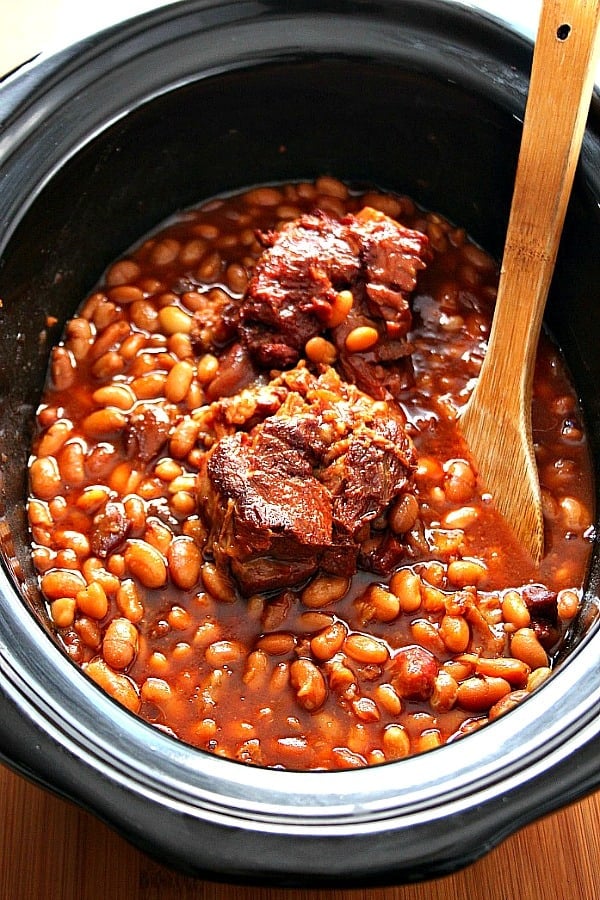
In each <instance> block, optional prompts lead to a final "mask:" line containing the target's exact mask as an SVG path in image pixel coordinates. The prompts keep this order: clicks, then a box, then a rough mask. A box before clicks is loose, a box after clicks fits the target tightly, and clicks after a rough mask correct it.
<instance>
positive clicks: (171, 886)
mask: <svg viewBox="0 0 600 900" xmlns="http://www.w3.org/2000/svg"><path fill="white" fill-rule="evenodd" d="M599 860H600V793H598V794H594V795H592V796H591V797H589V798H587V799H585V800H583V801H581V802H579V803H576V804H574V805H572V806H570V807H569V808H567V809H564V810H561V811H560V812H558V813H555V814H553V815H551V816H548V817H546V818H545V819H543V820H541V821H539V822H537V823H535V824H533V825H529V826H528V827H527V828H524V829H523V830H522V831H520V832H519V833H518V834H516V835H513V836H512V837H510V838H508V839H507V840H506V841H505V842H504V843H503V844H502V845H500V846H499V847H497V848H496V849H495V850H493V851H492V852H491V853H489V854H488V855H487V856H485V857H484V858H483V859H481V860H480V861H479V862H477V863H474V864H473V865H472V866H470V867H469V868H467V869H464V870H462V871H461V872H458V873H456V874H455V875H451V876H447V877H445V878H441V879H437V880H435V881H430V882H426V883H422V884H416V885H408V886H401V887H390V888H373V889H368V888H360V889H355V890H346V891H343V890H318V889H313V890H310V889H308V888H307V889H299V890H283V889H278V888H257V887H240V886H234V885H225V884H213V883H209V882H205V881H199V880H196V879H193V878H189V877H187V876H182V875H179V874H176V873H175V872H172V871H171V870H169V869H167V868H166V867H164V866H161V865H160V864H158V863H156V862H154V861H152V860H150V859H148V858H147V857H146V856H145V855H144V854H142V853H140V852H139V851H137V850H135V849H133V848H132V847H131V846H130V845H129V844H128V843H126V842H125V841H124V840H123V839H122V838H120V837H118V836H117V835H116V834H114V833H113V832H112V831H111V830H110V829H109V828H107V827H106V826H105V825H103V824H102V823H100V822H98V821H97V820H96V819H95V818H94V817H93V816H91V815H89V814H88V813H86V812H83V811H81V810H80V809H78V808H77V807H75V806H74V805H72V804H70V803H67V802H66V801H64V800H62V799H59V798H57V797H55V796H53V795H51V794H49V793H47V792H45V791H42V790H40V789H39V788H38V787H34V786H33V785H31V784H29V783H28V782H26V781H24V780H23V779H22V778H20V777H18V776H17V775H15V774H13V773H12V772H9V771H8V770H7V769H2V768H0V900H597V898H598V897H600V866H599Z"/></svg>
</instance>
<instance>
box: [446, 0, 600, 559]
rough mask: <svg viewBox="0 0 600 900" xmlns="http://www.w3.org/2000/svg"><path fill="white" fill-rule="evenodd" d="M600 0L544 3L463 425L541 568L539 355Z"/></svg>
mask: <svg viewBox="0 0 600 900" xmlns="http://www.w3.org/2000/svg"><path fill="white" fill-rule="evenodd" d="M599 23H600V0H544V2H543V4H542V12H541V16H540V22H539V27H538V34H537V38H536V43H535V49H534V54H533V66H532V70H531V79H530V87H529V93H528V98H527V106H526V110H525V118H524V124H523V136H522V140H521V149H520V153H519V162H518V166H517V174H516V178H515V186H514V193H513V198H512V205H511V210H510V216H509V222H508V231H507V235H506V243H505V247H504V255H503V259H502V267H501V272H500V283H499V285H498V297H497V301H496V308H495V312H494V319H493V322H492V328H491V332H490V337H489V343H488V349H487V352H486V355H485V358H484V361H483V365H482V368H481V372H480V375H479V378H478V380H477V382H476V385H475V389H474V390H473V393H472V394H471V397H470V398H469V401H468V403H467V405H466V407H465V409H464V410H463V412H462V413H461V417H460V426H461V430H462V433H463V436H464V438H465V440H466V442H467V444H468V446H469V448H470V451H471V453H472V456H473V460H474V464H475V466H476V468H477V470H478V475H479V478H480V481H481V483H482V484H483V485H484V486H485V488H486V490H488V491H489V492H490V494H491V495H492V497H493V500H494V502H495V504H496V507H497V508H498V509H499V511H500V513H501V514H502V515H503V516H504V518H505V519H506V521H507V522H508V524H509V525H510V526H511V528H512V529H513V532H514V534H515V535H516V537H517V538H518V540H519V542H520V543H521V544H522V545H523V547H525V548H526V549H527V550H528V551H529V553H530V554H531V557H532V559H533V560H534V562H535V563H536V564H538V563H539V562H540V560H541V558H542V555H543V551H544V520H543V515H542V502H541V492H540V485H539V479H538V473H537V467H536V461H535V454H534V449H533V441H532V436H531V398H532V383H533V372H534V365H535V356H536V349H537V343H538V338H539V334H540V328H541V324H542V317H543V313H544V306H545V303H546V298H547V295H548V290H549V287H550V282H551V279H552V274H553V271H554V264H555V261H556V254H557V250H558V245H559V241H560V235H561V231H562V227H563V223H564V219H565V214H566V210H567V204H568V200H569V196H570V193H571V188H572V185H573V179H574V176H575V168H576V165H577V160H578V158H579V151H580V149H581V143H582V140H583V133H584V131H585V124H586V118H587V112H588V109H589V105H590V100H591V95H592V90H593V85H594V74H595V64H596V60H597V58H598V49H599V46H600V41H599V35H600V28H599Z"/></svg>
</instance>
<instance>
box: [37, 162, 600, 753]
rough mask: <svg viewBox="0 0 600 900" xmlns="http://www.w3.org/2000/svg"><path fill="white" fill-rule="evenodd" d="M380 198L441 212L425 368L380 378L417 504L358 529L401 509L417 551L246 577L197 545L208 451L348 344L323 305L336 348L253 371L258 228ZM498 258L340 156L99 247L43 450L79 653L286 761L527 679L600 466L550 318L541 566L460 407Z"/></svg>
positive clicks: (452, 735) (42, 562)
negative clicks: (265, 581) (361, 180)
mask: <svg viewBox="0 0 600 900" xmlns="http://www.w3.org/2000/svg"><path fill="white" fill-rule="evenodd" d="M365 207H366V208H369V209H375V210H380V211H381V212H383V213H384V214H386V215H388V216H389V217H390V218H391V219H393V220H397V221H398V222H400V223H402V225H404V226H407V227H408V228H410V229H414V230H416V231H418V232H420V233H423V234H425V235H427V239H428V245H429V248H430V250H431V254H432V258H431V260H430V261H429V262H428V264H427V266H426V267H425V268H424V269H423V270H422V271H419V272H418V276H417V284H416V288H415V290H414V291H413V292H412V296H411V306H412V324H411V327H410V331H409V334H408V340H409V342H410V344H411V345H412V354H411V359H412V370H413V378H412V379H409V380H410V382H411V383H409V384H408V385H407V386H405V387H403V388H401V389H399V388H397V387H395V389H394V396H389V397H387V398H385V399H384V401H383V402H384V403H389V404H390V405H391V406H393V407H394V408H395V409H396V411H397V414H398V415H399V416H401V417H403V418H404V419H405V427H406V432H407V434H408V435H409V437H410V439H411V440H412V442H413V444H414V448H415V452H416V466H415V470H414V475H413V477H414V483H413V489H414V496H415V497H416V500H417V503H418V506H417V507H416V508H415V509H412V511H411V502H410V501H406V502H404V505H402V502H401V500H402V498H399V499H398V502H397V503H396V505H394V504H392V505H390V507H389V509H387V510H386V513H385V515H383V516H381V517H380V518H381V521H378V522H375V523H374V524H373V525H372V530H371V535H370V538H369V541H370V543H369V548H370V547H371V546H372V547H373V553H374V556H373V558H374V559H376V558H377V559H380V560H381V559H384V560H385V554H384V553H383V551H382V553H380V554H379V556H377V552H378V549H377V548H378V547H379V546H382V547H383V546H384V543H385V541H386V540H387V538H388V537H389V535H390V533H392V532H393V538H394V542H395V543H394V546H395V547H396V548H397V545H398V544H401V545H402V548H403V556H402V557H401V558H400V559H398V558H397V556H395V557H394V561H393V565H392V566H391V567H388V568H387V570H386V566H385V564H384V563H381V564H377V566H375V571H373V570H371V571H366V570H364V569H363V568H361V567H360V566H359V570H358V571H357V572H356V574H354V575H353V576H351V577H345V576H342V575H339V574H331V572H328V571H322V570H319V571H317V572H316V574H314V575H311V576H310V577H309V578H307V579H305V581H304V582H303V583H302V584H292V585H291V586H290V587H288V588H281V589H278V590H271V591H266V592H254V593H251V594H250V595H249V596H248V595H245V596H243V595H242V592H240V590H239V589H238V585H237V584H236V580H235V578H234V577H232V576H231V573H229V572H227V571H224V570H223V567H222V566H220V565H218V564H217V562H216V561H215V558H214V556H213V554H212V552H211V550H210V545H209V544H208V543H207V533H208V530H209V529H208V526H207V522H206V517H205V515H203V512H205V510H203V508H202V502H203V501H202V497H201V496H199V494H198V477H199V476H198V473H199V472H200V470H201V468H202V466H203V460H205V457H206V455H207V454H208V453H209V452H210V450H211V448H213V447H214V446H215V444H216V443H218V441H219V440H220V439H221V438H222V437H223V434H224V433H235V432H236V430H239V429H242V430H245V431H248V430H251V426H250V425H249V424H248V423H249V421H250V420H249V415H250V414H249V413H248V409H247V407H248V402H249V400H248V397H250V398H251V399H252V400H253V402H254V398H255V395H254V394H252V392H253V391H254V392H256V391H257V390H260V391H264V390H267V391H271V392H272V391H274V390H277V391H281V390H283V388H282V385H284V387H285V391H286V392H288V395H289V392H292V393H293V394H294V396H296V394H297V390H296V387H295V385H299V384H300V383H301V382H302V383H304V382H306V379H307V378H308V379H309V380H310V379H312V381H311V382H310V385H309V389H310V390H321V389H324V386H326V387H328V389H329V387H331V385H333V380H332V379H334V373H335V369H336V366H337V364H338V361H339V357H338V356H337V354H336V346H335V340H334V337H333V336H332V333H333V332H332V329H330V328H327V327H324V328H323V334H322V338H323V340H324V341H325V342H326V343H327V347H325V356H324V357H322V358H320V354H321V353H322V352H323V345H320V344H318V345H317V351H315V349H314V347H315V345H313V346H312V347H309V345H308V343H307V352H306V354H304V358H303V359H302V360H301V361H300V362H299V363H298V364H297V365H293V366H290V367H289V369H288V370H287V371H286V372H283V374H282V373H280V372H279V371H274V372H273V371H266V370H264V369H262V370H259V369H257V368H256V366H255V365H254V363H253V362H252V360H251V359H249V357H248V354H247V353H246V352H245V351H244V349H243V347H242V349H240V345H239V342H238V341H237V339H236V337H235V335H233V334H232V332H231V330H230V328H229V326H228V324H227V323H228V322H229V320H230V319H231V315H232V314H231V310H232V308H233V309H234V310H235V309H236V307H239V305H240V303H241V302H242V300H243V297H244V295H245V293H246V291H247V287H248V282H249V279H250V278H251V275H252V272H253V270H254V267H255V266H256V262H257V260H258V259H259V258H260V257H261V254H262V253H263V250H264V248H263V246H262V245H261V243H260V242H259V240H258V239H257V232H262V233H265V232H268V231H270V230H272V229H275V228H277V226H278V224H279V223H281V222H291V221H294V220H296V219H297V218H298V217H299V216H300V215H302V214H305V213H312V212H313V211H315V210H324V211H325V212H326V213H327V214H328V215H330V216H332V217H334V218H340V219H341V218H343V217H344V216H345V215H346V214H347V213H357V214H358V213H360V211H361V210H363V209H364V208H365ZM497 278H498V270H497V266H496V264H495V263H494V262H493V260H491V259H490V257H489V256H487V255H486V254H485V253H484V252H483V251H482V250H480V249H479V248H478V247H477V246H475V245H474V244H473V243H471V242H470V241H469V239H468V237H467V236H466V235H465V233H464V231H463V230H462V229H461V228H459V227H455V226H453V225H451V224H450V223H448V222H446V221H445V220H444V219H443V218H442V217H440V216H438V215H436V214H434V213H426V212H424V211H422V210H420V209H419V208H417V207H416V206H415V204H414V203H413V202H412V201H411V200H409V199H408V198H403V197H397V196H393V195H389V194H383V193H380V192H376V191H371V190H369V191H364V190H363V191H359V190H349V189H348V188H347V186H345V185H343V184H342V183H341V182H338V181H336V180H335V179H332V178H329V177H324V178H321V179H318V180H317V182H315V184H308V183H302V184H290V185H284V186H276V187H272V186H265V187H259V188H255V189H251V190H249V191H247V192H245V193H244V194H241V195H237V196H232V197H226V198H217V199H216V200H213V201H210V202H207V203H205V204H203V205H202V206H200V207H199V208H198V209H197V210H192V211H188V212H186V213H184V214H182V215H181V216H178V217H177V218H176V219H174V220H172V221H170V222H168V223H166V224H165V225H164V226H163V228H161V229H159V230H158V231H157V232H156V234H154V235H152V236H150V237H149V238H147V239H145V240H143V241H142V243H141V244H140V245H139V246H138V247H136V248H134V249H133V250H131V251H130V252H129V253H128V254H127V255H126V256H125V257H123V259H121V260H119V261H117V262H116V263H115V264H114V265H113V266H112V267H111V268H109V270H108V271H107V273H106V275H105V277H104V279H103V280H102V282H101V283H100V285H99V286H98V289H97V290H96V291H95V292H94V293H93V294H92V295H91V296H90V297H89V298H87V299H86V301H85V302H84V304H83V306H82V307H81V310H80V311H79V314H78V316H77V317H76V318H75V319H74V320H73V321H72V322H71V323H69V324H68V326H67V329H66V332H65V336H64V339H63V341H62V342H61V344H60V345H59V346H58V347H57V348H55V350H54V352H53V356H52V361H51V369H50V374H49V380H48V384H47V387H46V390H45V393H44V396H43V398H42V403H41V405H40V408H39V411H38V424H39V429H38V435H37V437H36V439H35V443H34V447H33V451H32V457H31V463H30V481H31V495H30V499H29V519H30V525H31V531H32V552H33V558H34V561H35V564H36V566H37V568H38V571H39V573H40V585H41V589H42V592H43V594H44V596H45V598H46V601H47V603H48V610H49V614H50V617H51V619H52V621H53V623H54V625H55V628H56V633H57V635H58V638H59V640H60V642H61V643H62V644H63V646H64V647H65V650H66V652H67V653H68V654H69V655H70V656H71V658H72V659H74V660H75V661H76V662H77V663H78V664H79V665H81V666H82V667H83V668H84V670H85V671H87V673H88V674H89V675H90V676H91V677H92V678H94V680H96V681H97V682H98V683H99V684H100V685H101V686H102V687H104V688H105V689H106V690H108V691H109V693H111V694H112V695H113V696H114V697H115V698H116V699H117V700H119V701H120V702H122V703H124V704H125V705H126V706H127V707H128V708H129V709H131V710H132V711H133V712H135V713H137V714H139V715H141V716H142V717H143V718H145V719H146V720H147V721H148V722H150V723H152V724H154V725H156V726H157V727H160V728H163V729H167V730H169V731H170V732H172V733H173V734H174V735H176V736H177V737H178V738H180V739H181V740H184V741H186V742H189V743H191V744H194V745H195V746H198V747H200V748H202V749H206V750H209V751H211V752H214V753H217V754H220V755H224V756H228V757H231V758H233V759H237V760H239V761H242V762H248V763H252V764H256V765H265V766H279V767H286V768H295V769H314V768H317V769H318V768H350V767H359V766H364V765H372V764H378V763H381V762H385V761H388V760H391V759H397V758H399V757H402V756H406V755H408V754H412V753H418V752H422V751H424V750H428V749H433V748H435V747H436V746H439V745H440V744H443V743H445V742H446V741H448V740H451V739H456V737H459V736H462V735H464V734H466V733H468V731H469V730H472V729H473V728H478V727H480V726H481V725H482V724H485V722H486V721H488V719H489V718H495V717H496V716H498V715H501V714H502V713H503V712H505V711H507V710H509V709H510V708H511V706H512V705H514V704H515V703H517V702H521V701H522V700H523V699H525V698H526V697H527V695H528V693H530V692H531V690H533V689H535V687H536V686H537V685H538V684H540V683H542V682H543V680H544V679H545V678H546V677H548V675H549V674H550V671H551V668H552V658H553V655H554V654H555V652H556V650H557V649H558V647H559V646H560V642H561V640H562V637H563V635H564V632H565V630H566V629H567V628H568V627H569V625H570V623H571V622H572V620H573V618H574V616H575V615H576V612H577V608H578V604H579V601H580V597H581V588H582V584H583V582H584V578H585V573H586V566H587V562H588V558H589V552H590V547H591V538H592V527H591V523H592V521H593V519H592V512H593V510H592V499H591V498H592V476H591V469H590V463H589V458H588V447H587V442H586V437H585V433H584V430H583V424H582V419H581V413H580V410H579V406H578V403H577V397H576V394H575V391H574V389H573V387H572V385H571V384H570V382H569V379H568V376H567V374H566V372H565V369H564V366H563V363H562V360H561V358H560V355H559V353H558V352H557V351H556V349H555V348H554V347H553V345H552V344H551V343H550V342H549V341H548V340H546V339H543V340H542V342H541V345H540V349H539V353H538V361H537V367H536V375H535V385H534V407H533V427H534V441H535V446H536V456H537V460H538V466H539V472H540V480H541V484H542V490H543V496H544V514H545V523H546V554H545V557H544V559H543V561H542V563H541V566H540V567H539V569H536V568H534V567H533V565H532V564H531V562H530V560H529V559H528V558H527V556H526V554H525V553H524V552H523V550H522V549H521V548H520V547H519V546H518V545H517V544H516V543H515V541H514V540H513V538H512V536H511V535H510V534H509V533H508V532H507V529H506V527H505V525H504V523H503V522H502V521H501V519H500V518H499V517H498V515H497V514H496V512H495V510H494V506H493V499H492V498H490V497H489V496H488V495H487V494H486V493H485V487H484V486H482V485H480V484H479V483H478V482H477V478H476V473H475V471H474V469H473V467H472V465H471V463H470V460H469V455H468V450H467V448H466V447H465V446H464V443H463V441H462V439H461V437H460V434H459V433H458V430H457V425H456V417H457V413H458V411H459V410H460V407H461V406H462V404H464V403H465V402H466V400H467V398H468V396H469V392H470V389H471V388H472V384H473V379H475V378H476V377H477V374H478V371H479V367H480V365H481V360H482V358H483V355H484V353H485V348H486V340H487V336H488V334H489V328H490V322H491V316H492V312H493V302H494V297H495V291H496V284H497ZM319 348H320V349H319ZM328 373H329V374H328ZM388 374H389V373H388V371H386V368H385V366H382V367H381V376H382V381H383V383H385V380H386V377H388ZM318 379H321V381H318ZM328 379H329V380H328ZM342 381H343V379H342ZM302 390H305V388H304V387H303V388H302ZM306 390H308V389H306ZM332 390H333V388H332ZM244 391H245V392H246V393H244ZM353 396H354V395H353ZM378 402H381V401H378ZM395 415H396V413H395ZM224 423H225V424H224ZM405 507H406V508H405ZM403 517H404V518H403ZM378 542H379V543H378ZM363 549H364V548H363ZM506 727H507V728H509V727H510V717H509V718H508V719H507V720H506Z"/></svg>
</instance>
